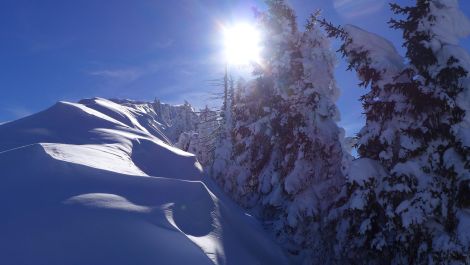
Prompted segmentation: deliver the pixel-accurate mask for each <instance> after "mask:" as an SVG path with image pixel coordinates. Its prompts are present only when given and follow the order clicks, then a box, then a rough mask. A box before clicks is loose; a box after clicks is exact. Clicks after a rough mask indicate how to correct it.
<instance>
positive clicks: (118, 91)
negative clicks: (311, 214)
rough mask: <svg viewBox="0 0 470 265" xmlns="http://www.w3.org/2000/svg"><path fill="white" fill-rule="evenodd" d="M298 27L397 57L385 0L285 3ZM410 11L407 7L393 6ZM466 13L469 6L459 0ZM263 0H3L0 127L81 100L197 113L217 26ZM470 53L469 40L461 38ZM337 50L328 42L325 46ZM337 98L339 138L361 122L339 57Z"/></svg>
mask: <svg viewBox="0 0 470 265" xmlns="http://www.w3.org/2000/svg"><path fill="white" fill-rule="evenodd" d="M287 2H289V3H290V4H291V5H292V7H293V8H294V9H295V11H296V13H297V16H298V21H299V24H300V25H303V24H304V21H305V19H306V18H307V17H308V15H309V14H310V13H311V12H313V11H315V10H316V9H321V10H322V14H323V16H324V17H325V18H327V19H328V20H330V21H332V22H333V23H334V24H354V25H357V26H360V27H362V28H364V29H366V30H369V31H371V32H374V33H377V34H379V35H381V36H383V37H385V38H387V39H389V40H390V41H392V42H393V43H394V45H395V47H396V48H397V49H398V50H399V51H400V52H401V53H403V49H402V48H401V47H400V46H401V32H399V31H396V30H392V29H390V28H389V27H388V25H387V21H388V20H389V19H390V18H391V17H393V15H392V13H391V12H390V10H389V8H388V5H387V2H388V1H385V0H354V1H353V0H334V1H305V0H290V1H287ZM395 2H398V3H399V4H403V5H409V4H412V1H405V0H400V1H395ZM460 5H461V9H462V10H463V12H464V13H465V14H466V15H467V16H468V17H470V1H461V3H460ZM253 8H257V9H260V10H264V8H265V5H264V4H263V1H262V0H238V1H235V0H232V1H230V0H181V1H172V2H170V1H158V0H140V1H126V0H114V1H106V0H83V1H62V0H42V1H34V0H4V1H2V2H1V3H0V91H1V97H0V123H1V122H4V121H10V120H14V119H18V118H21V117H24V116H26V115H29V114H32V113H35V112H38V111H41V110H43V109H45V108H47V107H49V106H51V105H52V104H54V103H55V102H57V101H60V100H66V101H77V100H79V99H82V98H90V97H104V98H129V99H135V100H147V101H151V100H153V99H154V98H159V99H161V100H162V101H164V102H168V103H172V104H177V103H182V102H183V101H184V100H187V101H189V102H190V103H191V104H193V105H194V106H196V107H202V106H203V105H205V104H206V103H207V100H208V99H209V98H210V92H211V91H213V90H214V89H215V88H214V87H212V86H211V85H210V84H209V82H208V80H211V79H214V78H220V77H221V76H222V74H223V65H224V63H225V62H224V59H223V56H221V51H222V49H223V47H222V40H221V37H222V34H221V32H220V27H219V25H220V24H229V23H235V22H239V21H252V20H253V12H252V9H253ZM462 45H463V46H464V47H465V48H466V49H467V51H470V39H469V38H467V39H465V40H462ZM336 46H337V44H336V43H334V42H333V49H335V48H336ZM336 79H337V81H338V86H339V87H340V89H341V97H340V99H339V101H338V102H337V104H338V106H339V108H340V111H341V114H342V121H341V125H342V126H343V127H344V128H345V129H346V131H347V134H348V135H352V134H354V133H355V132H357V130H358V129H359V128H360V127H361V126H362V124H363V117H362V115H361V112H362V107H361V104H360V102H359V97H360V95H361V94H362V93H363V92H364V91H363V89H359V88H358V87H357V83H358V81H357V79H356V77H355V74H354V73H352V72H346V71H345V63H344V61H343V60H342V59H341V58H339V57H338V67H337V71H336Z"/></svg>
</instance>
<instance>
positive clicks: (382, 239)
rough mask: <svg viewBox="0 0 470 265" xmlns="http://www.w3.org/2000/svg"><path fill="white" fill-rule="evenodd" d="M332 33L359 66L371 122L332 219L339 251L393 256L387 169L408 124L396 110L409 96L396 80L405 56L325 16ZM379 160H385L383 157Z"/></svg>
mask: <svg viewBox="0 0 470 265" xmlns="http://www.w3.org/2000/svg"><path fill="white" fill-rule="evenodd" d="M321 24H322V26H323V27H324V28H325V30H326V31H327V33H328V35H329V36H330V37H336V38H339V39H341V40H342V42H343V43H342V45H341V47H340V50H339V51H340V52H341V53H342V55H343V56H344V57H346V58H347V60H348V63H349V67H348V68H349V69H350V70H355V71H356V72H357V76H358V78H359V80H360V81H361V83H360V84H359V85H360V86H361V87H364V88H368V89H369V91H368V92H367V93H366V94H365V95H364V96H362V97H361V101H362V104H363V107H364V114H365V117H366V125H365V126H364V127H363V128H362V130H361V131H360V132H359V134H358V136H357V138H358V139H357V140H358V153H359V155H360V157H361V158H360V159H358V160H355V161H353V162H352V165H351V166H350V168H349V169H348V172H347V174H346V175H347V185H346V191H345V194H344V198H342V200H341V201H342V203H341V204H340V206H339V207H338V208H337V209H336V210H334V211H332V212H331V217H332V220H330V221H331V222H332V224H333V226H335V227H336V228H337V230H338V234H337V238H338V242H337V244H338V246H337V247H336V250H337V253H336V256H337V258H338V259H339V260H341V262H343V263H346V262H350V263H353V264H354V263H355V262H364V261H368V262H369V264H376V263H379V264H380V263H381V261H383V260H391V259H392V258H393V256H391V252H392V251H390V250H389V249H388V247H389V246H388V244H387V240H386V238H387V237H388V228H387V222H386V219H387V216H386V209H385V206H384V203H383V201H382V200H381V194H383V192H384V185H383V183H384V181H385V178H386V176H387V175H386V174H385V172H386V170H384V169H383V168H382V165H383V167H384V168H385V169H389V168H388V167H387V165H388V166H390V165H391V160H392V159H394V158H395V157H397V150H396V146H397V142H398V138H399V136H400V127H399V125H405V127H406V126H407V125H408V124H406V123H404V124H403V123H401V122H400V121H399V119H400V116H399V115H394V113H395V110H396V108H397V107H398V106H400V105H401V104H402V102H403V100H404V97H403V96H402V95H400V94H399V93H395V91H392V90H391V89H390V88H391V84H393V83H394V82H395V78H396V77H397V76H398V75H399V74H400V73H401V71H402V70H403V69H404V64H403V58H402V57H401V56H400V55H399V54H398V53H397V51H396V49H395V48H394V46H393V44H392V43H390V42H389V41H387V40H385V39H383V38H381V37H380V36H377V35H375V34H373V33H369V32H367V31H364V30H362V29H360V28H358V27H355V26H352V25H346V26H345V27H343V28H341V27H335V26H333V25H332V24H331V23H328V22H326V21H321ZM377 162H380V164H382V165H380V164H379V163H377Z"/></svg>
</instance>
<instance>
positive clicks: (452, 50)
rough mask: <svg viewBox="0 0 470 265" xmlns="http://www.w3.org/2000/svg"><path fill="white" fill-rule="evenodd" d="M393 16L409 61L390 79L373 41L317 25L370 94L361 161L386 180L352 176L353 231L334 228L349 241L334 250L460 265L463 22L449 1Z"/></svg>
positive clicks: (435, 0) (420, 4) (349, 209)
mask: <svg viewBox="0 0 470 265" xmlns="http://www.w3.org/2000/svg"><path fill="white" fill-rule="evenodd" d="M392 10H393V11H394V12H395V13H397V14H401V15H405V18H404V19H403V20H399V21H396V20H392V21H391V24H392V26H393V27H394V28H399V29H402V30H403V37H404V40H405V44H404V47H405V48H406V50H407V52H406V57H407V59H408V61H409V64H408V65H406V66H405V68H404V69H403V70H402V71H400V73H399V74H398V75H394V74H393V72H394V71H389V70H386V69H392V70H394V69H396V68H390V64H389V62H390V60H389V59H390V58H392V57H390V56H387V57H386V58H385V60H381V59H380V56H379V57H377V55H376V52H377V49H375V48H374V45H375V44H376V43H377V41H372V40H370V39H368V40H366V41H364V40H365V39H367V38H365V37H366V36H365V35H363V34H357V33H358V32H357V30H354V31H351V30H350V29H351V27H349V30H348V28H346V29H340V28H335V27H331V25H328V24H327V23H324V24H325V25H326V29H327V31H328V32H329V33H330V35H333V36H337V37H340V38H342V39H343V41H344V43H343V45H342V47H341V51H342V53H343V55H345V56H346V57H348V59H349V63H350V67H351V68H353V69H355V70H356V71H357V72H358V76H359V77H360V79H361V80H362V81H363V83H362V84H363V85H364V86H367V85H368V84H370V85H371V92H369V93H368V94H366V95H365V96H364V97H363V98H362V101H363V104H364V108H365V114H366V119H367V120H366V126H365V127H364V128H363V129H362V130H361V132H360V133H359V154H360V155H361V156H362V157H365V158H372V159H374V160H376V161H380V163H381V164H382V165H383V167H384V168H385V169H386V171H387V173H386V174H383V173H381V174H375V177H374V176H372V177H374V178H365V177H366V176H370V172H361V171H353V170H352V171H351V172H350V174H349V175H350V176H349V181H348V191H349V192H348V197H347V199H348V202H347V203H346V206H344V208H346V210H345V211H344V215H345V216H346V217H348V218H349V219H350V220H351V221H350V222H349V224H350V225H349V226H348V225H344V224H345V222H340V223H341V224H343V225H344V226H343V227H347V228H346V229H345V230H346V231H348V232H349V233H350V234H349V237H350V238H349V239H351V238H352V239H353V240H352V241H349V242H348V240H349V239H347V238H345V237H343V238H342V239H343V240H342V242H341V240H340V244H342V246H341V248H340V249H342V250H343V251H344V252H346V253H354V255H355V256H354V258H357V260H356V261H360V262H363V261H364V260H368V261H369V262H370V263H371V264H377V263H384V262H385V263H391V264H429V263H431V264H450V263H452V264H457V263H462V264H466V263H468V262H470V261H469V256H468V253H469V238H470V237H469V233H468V232H464V233H463V231H465V227H467V228H468V222H469V217H468V213H467V214H466V213H465V210H464V209H462V204H461V203H460V204H459V202H461V201H465V199H463V200H462V198H463V197H464V196H466V195H463V194H462V191H464V190H465V189H467V190H468V186H466V185H468V178H469V144H468V132H467V133H466V134H465V133H463V130H464V128H468V124H469V123H468V113H469V112H468V110H469V104H470V103H469V102H470V101H469V100H468V99H469V98H468V93H469V91H468V90H469V85H468V84H469V82H468V76H467V72H468V69H469V68H468V65H469V62H470V60H469V55H468V53H466V52H465V51H464V50H463V49H462V48H460V47H458V39H459V38H460V37H462V36H464V35H465V34H468V33H469V32H468V29H469V28H470V27H468V25H469V22H468V20H466V18H465V17H464V16H463V14H462V13H461V12H460V11H459V9H458V2H457V1H454V0H449V1H447V0H446V1H444V0H423V1H421V0H418V1H417V3H416V5H415V6H413V7H404V8H402V7H400V6H398V5H395V4H393V5H392ZM466 25H467V26H466ZM361 35H362V36H361ZM369 35H370V34H369ZM358 40H359V41H361V42H362V44H359V45H358V43H357V42H358ZM382 50H383V51H385V50H386V49H382ZM380 53H382V54H383V52H380ZM389 55H390V54H389ZM393 57H395V56H393ZM378 58H379V59H378ZM393 65H394V64H393ZM382 66H386V67H382ZM387 72H388V73H392V75H389V74H387ZM390 77H392V79H390ZM379 171H381V170H377V172H379ZM361 174H362V176H361ZM377 176H378V177H377ZM365 179H367V181H364V180H365ZM361 184H362V185H361ZM459 191H460V192H459ZM357 205H359V207H358V206H357ZM343 217H344V216H343ZM357 253H363V254H364V255H360V256H357ZM348 258H353V257H352V256H349V257H348ZM353 263H354V259H353Z"/></svg>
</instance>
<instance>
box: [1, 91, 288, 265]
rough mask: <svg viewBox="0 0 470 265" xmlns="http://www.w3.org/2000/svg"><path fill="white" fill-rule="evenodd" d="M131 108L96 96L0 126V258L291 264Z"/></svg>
mask: <svg viewBox="0 0 470 265" xmlns="http://www.w3.org/2000/svg"><path fill="white" fill-rule="evenodd" d="M133 115H134V114H133V113H132V112H129V111H128V110H126V109H125V108H124V107H123V106H121V105H119V104H116V103H114V102H111V101H107V100H103V99H93V100H87V101H86V104H75V103H67V102H59V103H57V104H56V105H54V106H53V107H51V108H49V109H47V110H45V111H43V112H40V113H37V114H35V115H32V116H29V117H26V118H23V119H21V120H17V121H13V122H9V123H5V124H3V125H1V126H0V214H1V215H0V217H1V218H0V235H1V236H0V263H1V264H35V265H40V264H48V265H51V264H69V265H73V264H77V265H78V264H80V265H82V264H87V265H92V264H100V265H102V264H114V265H117V264H159V265H164V264H178V265H181V264H196V265H197V264H273V265H275V264H287V263H288V261H287V260H286V258H285V256H284V254H283V252H282V251H281V250H280V248H279V247H278V246H277V245H276V244H275V243H274V242H273V241H272V239H271V238H270V237H269V236H267V234H266V233H265V232H264V231H263V229H262V228H261V226H260V225H259V224H258V223H257V221H256V220H254V219H253V218H251V217H250V216H248V215H246V214H245V213H244V212H243V211H242V210H241V209H240V208H238V207H237V206H236V205H235V204H234V203H232V202H231V201H230V200H229V199H227V198H226V197H225V196H224V195H222V194H221V193H220V192H219V191H218V189H217V187H215V185H214V184H213V183H212V182H211V181H210V180H209V179H204V177H203V173H202V172H201V169H200V165H199V163H198V162H197V161H196V160H195V158H194V156H193V155H191V154H188V153H185V152H183V151H180V150H178V149H176V148H173V147H170V146H168V145H167V144H166V143H165V142H164V140H161V139H159V138H157V137H156V136H154V135H152V134H151V133H149V132H148V130H146V129H145V128H144V126H141V125H140V124H139V122H138V117H135V116H133ZM202 179H204V181H201V180H202Z"/></svg>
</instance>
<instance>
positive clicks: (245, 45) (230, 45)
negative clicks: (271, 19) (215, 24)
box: [224, 23, 261, 65]
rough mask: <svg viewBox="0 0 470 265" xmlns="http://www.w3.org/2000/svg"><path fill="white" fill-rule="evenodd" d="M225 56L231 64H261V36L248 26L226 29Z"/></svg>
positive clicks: (244, 24) (252, 27)
mask: <svg viewBox="0 0 470 265" xmlns="http://www.w3.org/2000/svg"><path fill="white" fill-rule="evenodd" d="M224 38H225V39H224V41H225V56H226V60H227V62H228V63H229V64H235V65H245V64H249V63H253V62H259V59H260V50H261V48H260V35H259V32H258V31H257V29H256V28H255V27H254V26H252V25H250V24H248V23H243V24H237V25H234V26H232V27H228V28H225V29H224Z"/></svg>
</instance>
